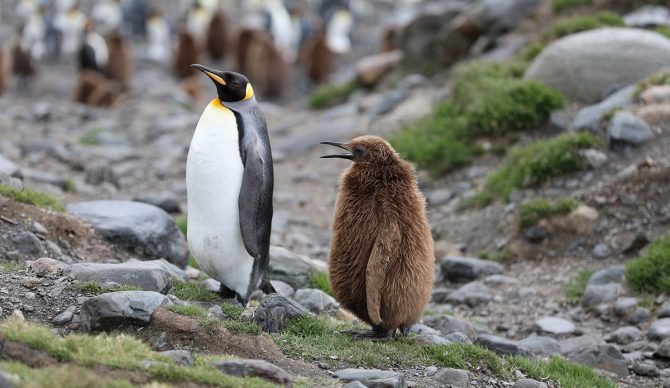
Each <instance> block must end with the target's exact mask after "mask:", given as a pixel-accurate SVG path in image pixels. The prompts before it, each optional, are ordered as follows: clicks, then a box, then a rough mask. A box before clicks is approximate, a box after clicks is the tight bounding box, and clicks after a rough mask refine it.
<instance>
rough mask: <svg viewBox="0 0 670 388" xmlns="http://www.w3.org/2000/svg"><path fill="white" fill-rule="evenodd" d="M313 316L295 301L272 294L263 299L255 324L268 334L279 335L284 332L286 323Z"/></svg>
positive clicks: (256, 314)
mask: <svg viewBox="0 0 670 388" xmlns="http://www.w3.org/2000/svg"><path fill="white" fill-rule="evenodd" d="M311 315H312V314H311V313H310V312H309V311H307V310H306V309H305V308H304V307H302V306H301V305H299V304H298V303H296V302H295V301H293V300H291V299H288V298H286V297H283V296H280V295H277V294H270V295H265V296H264V297H263V299H261V304H260V306H258V308H257V309H256V313H255V314H254V323H255V324H257V325H258V326H260V327H261V328H262V329H263V330H264V331H266V332H268V333H278V332H281V331H282V330H284V322H285V321H287V320H290V319H294V318H298V317H305V316H311Z"/></svg>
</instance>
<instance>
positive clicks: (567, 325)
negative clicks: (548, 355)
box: [535, 317, 575, 335]
mask: <svg viewBox="0 0 670 388" xmlns="http://www.w3.org/2000/svg"><path fill="white" fill-rule="evenodd" d="M535 326H537V328H538V331H539V332H540V333H548V334H553V335H563V334H571V333H574V331H575V324H574V323H572V321H569V320H567V319H564V318H559V317H544V318H540V319H538V320H537V321H535Z"/></svg>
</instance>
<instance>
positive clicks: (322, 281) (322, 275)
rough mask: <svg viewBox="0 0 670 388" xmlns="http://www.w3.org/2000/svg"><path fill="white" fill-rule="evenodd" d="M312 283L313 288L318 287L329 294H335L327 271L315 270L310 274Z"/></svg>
mask: <svg viewBox="0 0 670 388" xmlns="http://www.w3.org/2000/svg"><path fill="white" fill-rule="evenodd" d="M309 280H310V283H311V284H312V288H317V289H319V290H321V291H323V292H325V293H326V294H328V295H331V296H332V295H333V290H332V289H331V288H330V281H329V280H328V273H327V272H314V273H312V274H311V275H310V279H309Z"/></svg>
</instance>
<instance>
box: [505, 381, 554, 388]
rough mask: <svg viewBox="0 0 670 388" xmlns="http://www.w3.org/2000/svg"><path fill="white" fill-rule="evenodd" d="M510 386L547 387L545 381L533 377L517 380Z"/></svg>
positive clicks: (517, 387) (525, 387)
mask: <svg viewBox="0 0 670 388" xmlns="http://www.w3.org/2000/svg"><path fill="white" fill-rule="evenodd" d="M512 388H547V383H544V382H542V381H537V380H533V379H521V380H517V381H516V383H514V385H512Z"/></svg>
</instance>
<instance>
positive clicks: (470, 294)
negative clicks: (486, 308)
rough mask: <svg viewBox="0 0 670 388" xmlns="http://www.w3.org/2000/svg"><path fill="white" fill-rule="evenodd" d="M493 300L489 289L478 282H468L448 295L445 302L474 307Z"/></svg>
mask: <svg viewBox="0 0 670 388" xmlns="http://www.w3.org/2000/svg"><path fill="white" fill-rule="evenodd" d="M492 299H493V292H492V291H491V289H490V288H488V287H487V286H485V285H484V284H482V283H480V282H470V283H467V284H465V285H463V286H461V287H460V288H459V289H457V290H456V291H453V292H451V293H449V295H448V296H447V299H446V301H447V302H448V303H454V304H467V305H468V306H470V307H475V306H477V305H480V304H485V303H488V302H490V301H491V300H492Z"/></svg>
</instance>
